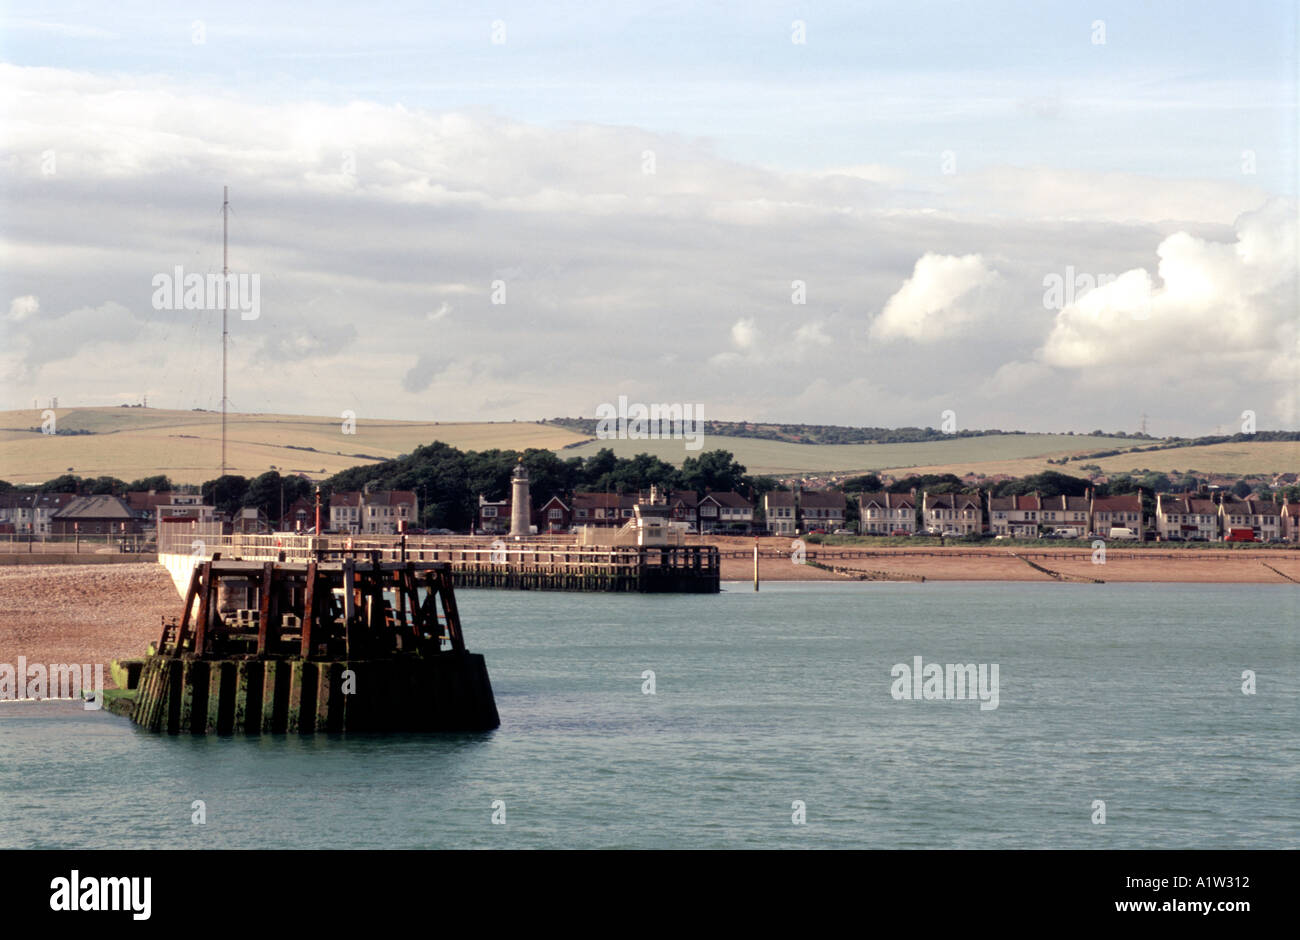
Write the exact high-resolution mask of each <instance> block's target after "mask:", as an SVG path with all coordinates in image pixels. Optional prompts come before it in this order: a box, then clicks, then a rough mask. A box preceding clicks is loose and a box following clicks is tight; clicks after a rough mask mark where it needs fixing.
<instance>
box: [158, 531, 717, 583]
mask: <svg viewBox="0 0 1300 940" xmlns="http://www.w3.org/2000/svg"><path fill="white" fill-rule="evenodd" d="M196 543H197V551H198V555H197V556H196V555H192V551H194V549H192V548H191V546H193V545H195V544H196ZM214 551H215V552H219V553H220V554H221V555H222V557H224V558H238V559H244V560H250V561H262V560H272V561H299V562H308V561H317V562H323V561H330V562H340V561H342V560H343V559H346V558H360V559H367V560H370V561H373V562H378V563H383V564H405V563H408V562H413V563H415V564H417V565H423V564H429V563H436V564H444V563H445V564H446V565H448V570H449V571H450V572H451V578H452V582H453V583H454V584H455V585H456V586H457V587H474V588H508V589H513V590H532V591H611V592H636V593H644V594H666V593H674V594H716V593H718V592H719V591H720V590H721V583H722V582H721V561H720V558H719V554H718V549H717V548H716V547H715V546H712V545H666V546H635V545H618V546H608V545H605V546H591V545H579V544H577V543H576V542H574V541H559V540H556V539H545V538H543V539H529V540H520V541H510V542H506V541H505V540H503V539H495V540H490V539H484V538H463V539H457V540H454V541H452V540H448V539H437V538H431V537H421V536H414V537H403V536H389V537H365V538H362V537H355V536H354V537H351V538H349V537H346V536H322V537H319V538H317V537H313V536H294V535H216V536H207V537H204V538H191V537H190V535H189V534H188V533H185V534H178V537H176V538H174V539H173V542H172V543H169V544H160V545H159V561H160V562H161V563H163V564H164V565H166V566H167V567H168V569H169V570H172V569H178V571H173V577H182V578H183V576H184V572H186V571H188V568H189V566H190V565H191V564H193V563H194V562H193V561H192V559H193V558H196V557H206V556H207V555H208V554H210V553H212V552H214ZM178 562H179V563H180V564H179V568H178ZM179 583H180V581H179V580H178V587H179Z"/></svg>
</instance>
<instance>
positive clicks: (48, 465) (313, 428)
mask: <svg viewBox="0 0 1300 940" xmlns="http://www.w3.org/2000/svg"><path fill="white" fill-rule="evenodd" d="M57 418H58V426H59V428H60V429H62V430H88V431H93V432H95V433H93V434H86V435H47V434H41V433H39V432H33V431H30V430H27V429H29V428H31V427H35V426H39V425H40V422H41V419H40V415H39V413H37V412H34V411H9V412H0V480H8V481H9V482H11V483H40V482H43V481H45V480H49V479H52V478H53V477H56V476H59V475H60V474H63V473H69V472H71V473H76V474H78V475H79V476H82V477H96V476H101V475H106V476H115V477H119V478H121V479H124V480H127V481H130V480H134V479H139V478H141V477H146V476H152V475H153V474H157V473H165V474H167V475H168V476H169V477H171V478H172V480H174V481H175V482H178V483H200V482H202V481H204V480H208V479H211V478H212V477H214V476H216V475H217V472H218V467H219V465H220V463H221V416H220V415H219V414H213V413H210V412H196V411H164V410H159V409H153V408H67V409H62V410H60V411H59V412H58V415H57ZM435 440H438V441H444V442H446V443H448V444H450V445H452V446H453V447H458V448H460V449H462V450H488V449H491V448H503V449H523V448H527V447H547V448H551V449H553V450H556V452H557V453H558V454H559V455H560V456H561V457H565V458H568V457H575V456H580V457H588V456H591V455H592V454H594V453H595V452H596V451H597V450H599V449H600V448H602V447H610V448H612V449H613V450H614V452H615V453H616V454H618V455H619V456H622V457H631V456H633V455H635V454H638V453H642V452H646V453H651V454H655V455H657V456H659V457H661V458H663V459H664V460H667V461H669V462H672V463H676V464H680V463H681V462H682V460H683V459H684V458H685V457H688V456H691V455H693V454H699V453H701V452H702V451H703V450H716V449H723V450H729V451H731V452H732V453H733V454H735V455H736V459H737V460H739V461H740V462H741V463H742V464H744V465H745V466H746V467H747V468H748V469H749V471H750V472H751V473H771V474H781V475H784V474H795V473H816V474H831V473H840V474H850V473H860V472H865V471H868V470H876V471H880V470H887V471H889V472H891V473H893V474H894V475H898V476H901V475H902V472H901V471H907V472H917V473H956V474H958V475H964V474H967V473H984V474H987V475H990V476H991V475H994V474H1010V475H1013V476H1024V475H1026V474H1030V473H1038V472H1041V471H1043V470H1059V471H1062V472H1065V473H1069V474H1072V475H1075V476H1085V475H1086V473H1085V472H1084V471H1082V470H1081V469H1080V467H1079V465H1078V464H1065V465H1052V464H1048V463H1047V458H1049V457H1061V456H1064V455H1067V454H1069V455H1076V454H1080V453H1090V452H1093V451H1098V450H1111V449H1115V448H1117V447H1126V446H1128V445H1129V442H1127V441H1122V440H1116V439H1115V438H1105V437H1087V436H1082V435H1073V436H1071V435H1064V434H1006V435H998V436H986V437H965V438H953V439H951V440H942V441H933V442H928V443H919V444H848V445H833V444H832V445H816V444H791V443H788V442H784V441H768V440H760V439H757V438H748V437H722V436H709V437H706V438H704V441H703V448H702V450H701V451H687V450H686V449H685V448H684V446H683V444H684V442H682V441H675V440H661V441H586V442H585V443H579V444H578V446H575V447H566V446H565V445H567V444H573V443H577V442H581V441H583V438H582V437H581V436H579V435H577V434H575V433H573V432H571V431H568V430H565V429H563V428H558V427H555V426H553V425H548V424H538V423H535V422H530V421H519V422H498V423H487V422H477V423H476V422H417V421H381V420H366V419H364V418H362V419H358V421H357V424H356V433H355V434H344V433H342V421H341V420H340V419H338V418H326V417H309V416H302V415H262V414H257V415H239V414H236V415H231V416H230V417H229V424H228V428H227V441H228V444H227V463H228V465H229V467H230V470H231V472H232V473H238V474H241V475H243V476H248V477H252V476H256V475H257V474H259V473H264V472H265V471H267V470H270V469H272V468H274V469H278V470H280V471H281V472H302V473H306V474H308V475H309V476H311V477H313V478H320V477H322V476H328V475H329V474H333V473H336V472H338V471H339V470H343V469H346V468H347V467H353V466H356V465H358V464H364V463H371V462H374V461H375V460H382V459H387V458H390V457H396V456H398V455H399V454H403V453H409V452H410V451H411V450H413V449H414V448H415V447H416V446H418V445H420V444H428V443H431V442H433V441H435ZM306 448H312V449H311V450H308V449H306ZM1084 462H1085V463H1089V464H1097V465H1099V466H1100V467H1101V468H1102V469H1103V470H1104V471H1105V472H1107V473H1116V472H1120V471H1127V470H1139V469H1150V470H1158V471H1169V470H1184V471H1185V470H1189V469H1194V470H1198V471H1201V472H1212V473H1236V474H1249V473H1265V472H1270V473H1276V472H1281V471H1295V470H1297V469H1300V443H1294V442H1292V443H1278V442H1260V443H1254V444H1213V445H1209V446H1204V447H1185V448H1177V449H1172V450H1164V451H1155V452H1153V453H1143V454H1120V455H1118V456H1115V457H1106V458H1102V459H1099V460H1089V461H1084Z"/></svg>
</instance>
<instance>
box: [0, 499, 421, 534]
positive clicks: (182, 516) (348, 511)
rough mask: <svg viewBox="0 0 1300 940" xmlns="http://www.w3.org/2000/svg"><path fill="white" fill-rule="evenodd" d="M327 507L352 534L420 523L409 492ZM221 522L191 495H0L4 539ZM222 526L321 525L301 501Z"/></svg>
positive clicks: (251, 511) (333, 523)
mask: <svg viewBox="0 0 1300 940" xmlns="http://www.w3.org/2000/svg"><path fill="white" fill-rule="evenodd" d="M321 508H322V512H325V510H326V508H328V518H329V527H330V528H331V529H332V530H334V531H336V532H346V533H349V534H365V535H392V534H395V533H397V532H400V531H402V530H404V529H407V528H410V527H411V526H413V525H414V524H415V521H416V519H418V518H419V502H418V500H417V499H416V495H415V493H413V492H410V491H409V490H388V491H383V492H373V493H362V492H340V493H335V494H333V495H332V496H331V497H330V499H329V501H328V504H327V506H326V505H322V507H321ZM215 521H218V513H217V511H216V508H215V507H213V506H211V505H207V504H205V503H204V502H203V498H202V497H201V496H199V495H198V494H191V493H171V492H163V493H158V492H156V491H149V492H147V493H146V492H131V493H127V494H126V495H125V496H107V495H101V496H77V495H76V494H74V493H0V534H11V535H37V536H41V535H107V534H114V535H140V534H143V533H146V532H150V531H157V530H158V529H159V528H160V527H162V526H165V525H168V524H172V523H189V522H199V523H209V522H215ZM220 521H223V522H229V523H230V525H231V528H232V529H233V531H236V532H244V533H256V532H269V531H272V530H277V529H278V530H282V531H296V532H306V531H309V530H310V529H311V528H312V527H314V526H315V524H316V507H315V504H314V503H313V502H310V501H308V500H306V499H298V500H295V501H294V502H293V503H292V504H290V505H289V506H287V507H285V512H284V516H283V518H281V519H274V518H271V517H268V516H267V514H266V513H264V512H262V511H261V510H259V509H256V508H247V509H241V510H240V511H239V512H238V513H236V514H235V516H234V518H233V519H222V520H220Z"/></svg>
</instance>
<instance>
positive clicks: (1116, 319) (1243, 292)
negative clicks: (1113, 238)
mask: <svg viewBox="0 0 1300 940" xmlns="http://www.w3.org/2000/svg"><path fill="white" fill-rule="evenodd" d="M1235 229H1236V236H1237V237H1236V241H1235V242H1215V241H1210V240H1208V239H1204V238H1198V237H1196V236H1193V235H1190V234H1188V233H1186V232H1178V233H1175V234H1173V235H1170V236H1169V237H1167V238H1165V239H1164V240H1163V241H1162V242H1161V243H1160V244H1159V246H1158V247H1157V248H1156V256H1157V257H1158V258H1159V264H1158V268H1157V270H1158V275H1159V283H1158V284H1157V283H1156V282H1155V281H1153V280H1152V278H1151V277H1150V275H1149V274H1148V273H1147V272H1146V271H1145V270H1144V269H1140V268H1138V269H1133V270H1130V271H1127V272H1125V273H1124V274H1123V275H1121V276H1120V277H1119V278H1118V279H1117V280H1115V281H1114V282H1112V283H1110V284H1105V285H1103V286H1100V287H1098V288H1096V289H1095V290H1092V291H1089V292H1088V293H1087V294H1084V295H1083V296H1082V297H1080V298H1079V299H1078V300H1076V301H1075V302H1074V303H1071V304H1068V305H1067V306H1066V307H1064V308H1063V309H1062V310H1061V311H1060V312H1059V313H1058V314H1057V316H1056V319H1055V323H1054V325H1053V328H1052V331H1051V333H1050V334H1049V335H1048V337H1047V339H1046V341H1045V342H1044V343H1043V345H1042V347H1041V348H1040V349H1039V350H1038V358H1039V359H1041V361H1042V362H1044V363H1046V364H1047V365H1050V366H1055V367H1058V368H1061V369H1072V370H1087V371H1089V372H1090V373H1092V374H1093V376H1094V377H1096V378H1099V379H1112V380H1117V381H1123V377H1124V376H1126V375H1132V374H1133V373H1134V372H1136V371H1141V372H1142V373H1143V374H1144V375H1146V376H1147V377H1148V378H1152V379H1155V380H1157V381H1160V382H1164V383H1167V384H1170V385H1174V386H1178V385H1184V384H1187V385H1189V387H1194V386H1195V384H1196V383H1197V382H1198V381H1199V382H1204V381H1206V380H1211V381H1219V382H1222V381H1223V380H1225V379H1227V380H1230V381H1234V382H1236V383H1238V384H1239V385H1240V386H1241V387H1242V389H1243V391H1242V393H1241V394H1242V396H1243V397H1244V398H1245V402H1244V403H1243V405H1242V407H1254V408H1256V409H1257V410H1263V408H1261V407H1260V403H1258V402H1252V400H1251V398H1252V396H1257V395H1259V394H1260V392H1256V391H1247V390H1246V389H1247V388H1249V386H1250V385H1252V384H1254V383H1255V382H1257V381H1259V380H1261V379H1262V380H1263V381H1264V382H1266V383H1268V386H1269V387H1270V389H1271V390H1269V391H1267V392H1265V394H1268V395H1269V396H1270V397H1271V399H1272V400H1271V401H1269V402H1268V405H1269V407H1270V408H1271V409H1274V410H1275V413H1276V414H1278V415H1280V416H1282V417H1283V420H1294V416H1295V414H1296V412H1297V395H1300V388H1297V385H1296V380H1297V376H1300V355H1298V354H1297V342H1298V339H1297V337H1298V334H1300V310H1297V306H1296V298H1297V296H1298V295H1297V287H1298V285H1297V256H1296V253H1295V252H1296V204H1295V202H1294V201H1292V200H1288V199H1280V198H1279V199H1274V200H1272V201H1270V202H1269V203H1267V204H1266V205H1265V206H1263V207H1262V208H1260V209H1259V210H1257V211H1254V212H1248V213H1245V214H1244V215H1242V216H1241V217H1240V218H1239V219H1238V220H1237V224H1236V226H1235ZM1286 416H1290V417H1289V418H1287V417H1286Z"/></svg>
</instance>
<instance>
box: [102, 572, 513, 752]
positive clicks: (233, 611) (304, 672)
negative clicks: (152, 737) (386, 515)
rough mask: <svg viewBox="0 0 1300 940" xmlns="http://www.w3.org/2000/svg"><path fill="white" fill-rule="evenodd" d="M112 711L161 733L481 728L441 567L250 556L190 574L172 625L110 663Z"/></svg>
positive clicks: (481, 667)
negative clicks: (129, 656) (116, 690)
mask: <svg viewBox="0 0 1300 940" xmlns="http://www.w3.org/2000/svg"><path fill="white" fill-rule="evenodd" d="M113 675H114V678H115V679H117V680H118V681H119V682H121V681H122V680H125V686H126V688H125V690H124V691H123V692H122V693H120V694H115V695H113V696H109V697H107V704H108V706H109V708H110V710H112V711H114V712H116V713H119V714H124V715H127V716H129V717H130V718H131V720H132V721H134V722H135V723H136V724H138V725H140V726H141V727H143V728H145V729H147V730H150V731H160V732H161V731H166V732H168V733H171V734H209V733H214V734H234V733H244V734H262V733H289V734H294V733H297V734H310V733H314V732H326V731H487V730H491V729H493V728H496V727H497V726H498V725H499V724H500V720H499V718H498V716H497V710H496V702H495V699H494V697H493V694H492V684H491V681H490V680H489V678H488V673H487V666H486V663H485V662H484V659H483V657H482V656H480V655H477V654H473V653H470V652H469V651H468V650H467V649H466V648H465V641H464V636H463V633H462V630H461V623H460V614H459V612H458V610H457V606H456V599H455V592H454V588H453V585H452V578H451V571H450V566H449V565H448V564H446V563H445V562H442V563H425V564H421V565H417V564H416V563H414V562H406V563H397V562H393V563H383V562H379V561H358V560H357V559H353V558H347V559H343V560H341V561H339V562H332V563H331V562H309V563H307V564H305V565H304V564H298V563H293V562H272V561H267V562H255V561H237V560H229V559H222V558H221V557H220V554H219V553H218V554H217V555H216V556H214V557H213V559H212V560H210V561H204V562H202V563H200V564H198V565H196V566H195V567H194V569H193V572H192V575H191V578H190V583H189V586H188V590H187V591H186V594H185V602H184V605H183V606H182V609H181V616H180V618H179V620H175V619H173V620H171V621H169V622H167V623H164V625H163V631H162V636H161V637H160V639H159V642H158V643H157V645H156V646H155V647H153V648H151V649H150V651H149V653H148V655H147V656H146V657H145V658H144V659H143V660H137V661H128V662H115V663H114V664H113Z"/></svg>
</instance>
